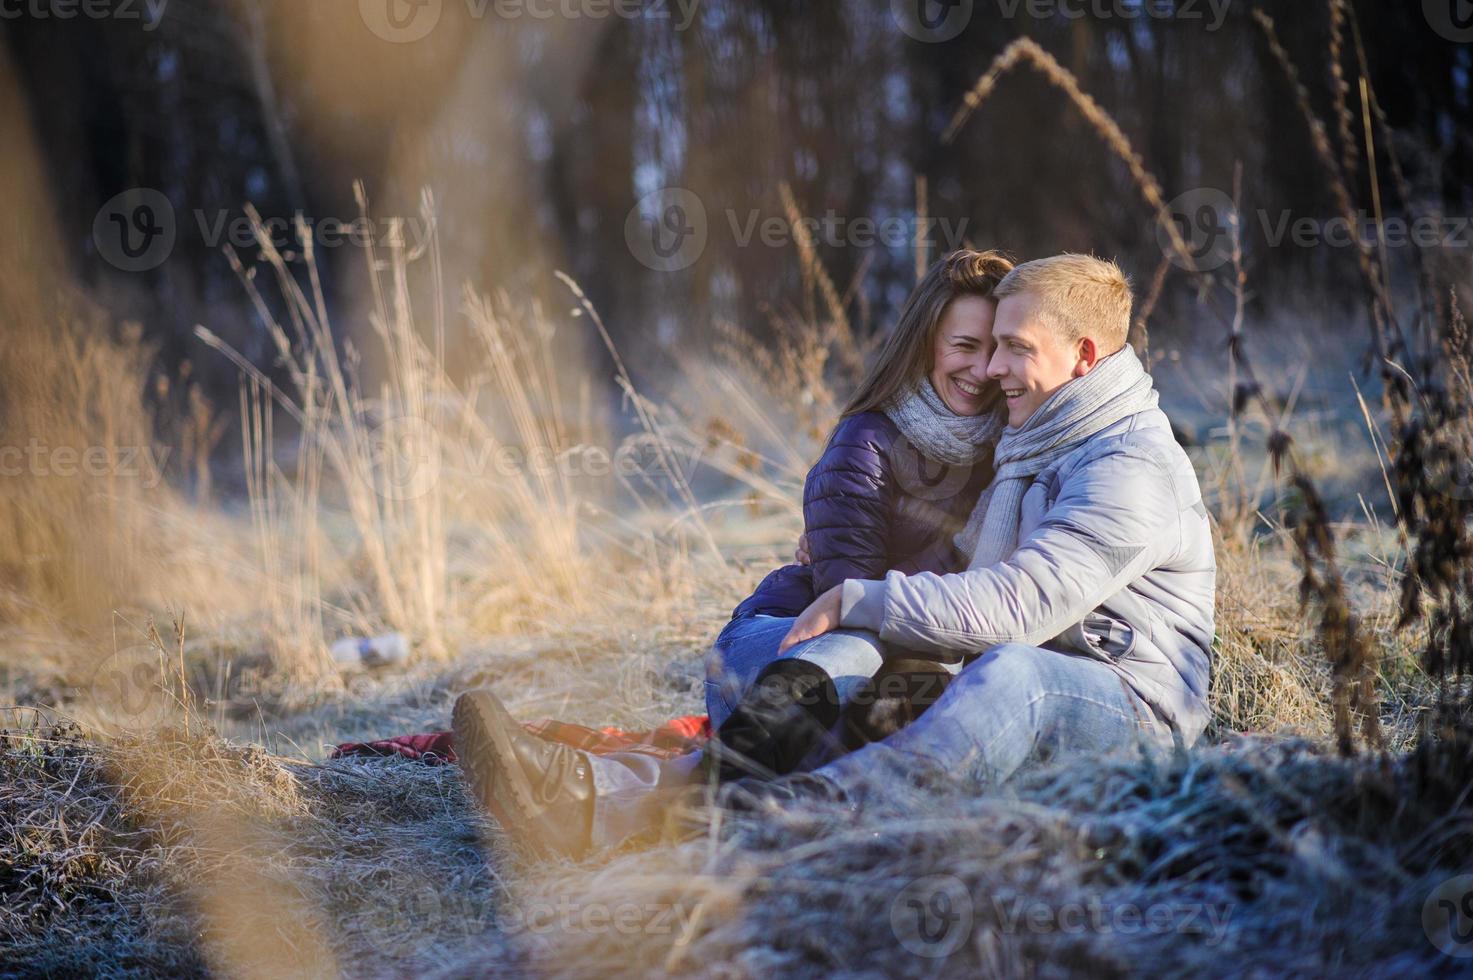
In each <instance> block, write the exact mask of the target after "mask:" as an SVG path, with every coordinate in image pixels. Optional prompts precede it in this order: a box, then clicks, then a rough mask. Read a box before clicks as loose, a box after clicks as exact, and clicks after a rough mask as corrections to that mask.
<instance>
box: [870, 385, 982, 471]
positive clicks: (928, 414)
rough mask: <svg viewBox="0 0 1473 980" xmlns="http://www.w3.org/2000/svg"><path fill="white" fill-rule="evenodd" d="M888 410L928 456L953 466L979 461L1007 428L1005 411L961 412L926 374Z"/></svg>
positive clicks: (911, 439) (896, 424)
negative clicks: (938, 391) (959, 413)
mask: <svg viewBox="0 0 1473 980" xmlns="http://www.w3.org/2000/svg"><path fill="white" fill-rule="evenodd" d="M885 414H886V415H888V416H889V417H890V421H892V422H894V423H895V427H896V428H898V429H899V430H900V434H901V435H903V436H905V438H907V439H909V440H910V441H911V443H912V444H913V445H914V446H915V447H916V448H917V449H919V450H920V451H921V453H923V454H924V455H925V456H926V457H927V458H928V459H934V460H936V461H937V462H940V463H949V464H951V465H952V466H970V465H972V464H973V463H975V462H976V461H977V460H978V458H979V457H981V456H982V455H983V454H984V453H985V452H987V451H989V450H990V449H991V448H992V446H993V444H994V443H996V442H997V439H998V436H1000V435H1002V429H1003V418H1002V415H1001V414H1000V413H999V412H997V411H996V410H989V411H986V412H983V413H982V414H981V415H958V414H956V413H955V412H953V411H952V410H951V409H949V408H947V407H946V402H944V401H942V400H941V396H940V395H938V394H937V393H936V389H935V387H933V386H932V384H931V379H930V378H922V379H921V381H920V383H919V384H917V385H916V386H915V387H914V388H912V389H911V391H910V393H909V394H908V395H905V396H903V397H902V398H901V399H900V400H899V401H897V402H896V403H895V404H894V405H891V406H890V407H889V408H887V409H885Z"/></svg>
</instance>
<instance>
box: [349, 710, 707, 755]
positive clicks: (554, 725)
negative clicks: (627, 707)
mask: <svg viewBox="0 0 1473 980" xmlns="http://www.w3.org/2000/svg"><path fill="white" fill-rule="evenodd" d="M522 727H523V728H525V729H527V731H529V732H531V733H532V734H533V735H536V736H537V737H538V738H545V739H549V740H551V741H554V742H562V743H564V744H565V745H571V746H573V748H575V749H582V750H583V751H584V752H592V753H593V754H594V755H608V754H609V753H610V752H641V753H643V754H645V755H653V756H656V757H658V758H661V759H670V758H673V757H675V756H677V755H683V754H685V753H686V752H690V751H692V750H694V749H698V748H700V747H701V743H702V742H704V741H706V739H708V738H710V737H711V720H710V719H709V718H707V717H706V716H705V715H686V716H684V717H681V718H675V719H672V720H670V721H667V722H665V724H663V725H661V726H660V727H659V728H656V729H653V730H652V731H647V732H626V731H624V730H623V729H621V728H585V727H583V726H582V725H570V724H568V723H567V722H565V721H554V720H553V719H551V718H546V719H543V720H542V721H529V722H527V723H525V724H524V725H523V726H522ZM387 755H402V756H404V757H405V758H406V759H418V760H419V761H421V762H423V763H424V764H425V765H430V766H438V765H440V764H441V763H445V762H455V761H456V757H455V746H454V745H453V744H452V736H451V733H450V732H430V733H428V734H425V735H397V736H395V737H393V738H385V739H380V740H379V741H377V742H343V743H342V744H341V745H339V746H338V747H337V748H335V749H333V750H332V755H330V756H329V758H332V759H341V758H343V757H345V756H387Z"/></svg>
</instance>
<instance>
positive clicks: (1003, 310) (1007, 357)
mask: <svg viewBox="0 0 1473 980" xmlns="http://www.w3.org/2000/svg"><path fill="white" fill-rule="evenodd" d="M1038 306H1039V299H1038V297H1037V296H1035V295H1034V294H1032V293H1029V292H1022V293H1015V294H1013V295H1012V296H1008V297H1006V298H1004V299H1003V300H1002V301H1001V302H1000V303H998V305H997V318H996V321H995V322H994V324H993V327H992V340H993V343H994V344H995V345H996V348H997V349H996V352H995V353H994V354H993V355H992V361H991V362H990V363H989V364H988V365H987V374H988V376H989V377H991V378H993V379H995V380H996V381H997V382H998V384H999V385H1000V386H1001V387H1002V392H1003V395H1004V397H1006V398H1007V406H1008V425H1009V426H1011V427H1013V428H1017V427H1018V426H1020V425H1022V424H1023V423H1024V422H1026V421H1028V419H1029V418H1030V417H1031V416H1032V415H1033V413H1034V412H1036V411H1038V409H1039V406H1041V405H1042V404H1043V403H1044V402H1045V401H1047V400H1048V397H1049V396H1050V395H1052V394H1053V393H1054V392H1056V391H1058V390H1059V389H1060V388H1061V387H1063V386H1064V384H1066V383H1067V382H1069V381H1071V380H1073V379H1074V378H1077V377H1082V376H1083V375H1084V374H1086V373H1087V372H1088V371H1089V369H1090V368H1091V367H1092V366H1093V362H1094V357H1093V356H1092V355H1093V353H1094V351H1093V349H1092V348H1093V341H1091V340H1079V341H1075V342H1074V343H1072V344H1071V343H1069V342H1068V341H1066V340H1064V339H1063V338H1062V337H1060V336H1059V335H1058V334H1057V332H1056V331H1055V330H1054V329H1053V327H1051V326H1050V325H1049V324H1048V322H1047V321H1045V320H1043V319H1042V318H1040V317H1039V315H1038ZM1086 346H1088V347H1090V348H1091V349H1090V350H1089V351H1085V350H1083V349H1082V348H1084V347H1086Z"/></svg>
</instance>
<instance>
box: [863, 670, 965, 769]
mask: <svg viewBox="0 0 1473 980" xmlns="http://www.w3.org/2000/svg"><path fill="white" fill-rule="evenodd" d="M953 676H954V675H953V674H952V673H951V671H949V670H947V669H946V667H945V666H944V665H943V664H941V663H939V662H937V661H935V660H924V659H919V658H916V659H901V660H887V661H886V662H885V663H884V665H883V666H881V667H880V669H879V670H878V671H876V673H875V676H874V677H872V678H870V679H869V680H868V681H866V682H865V683H864V685H863V686H862V687H861V688H860V689H859V690H858V691H856V692H855V693H854V697H853V699H852V700H851V701H850V702H849V703H848V704H846V705H845V706H844V711H843V716H842V718H841V719H840V723H839V731H840V737H841V739H842V741H843V744H844V748H845V749H846V750H848V751H850V752H852V751H854V750H855V749H858V748H861V747H863V746H865V745H868V744H869V743H871V742H878V741H880V740H881V739H883V738H886V737H887V736H890V735H893V734H895V733H896V732H898V731H900V729H902V728H904V727H905V726H906V725H909V724H910V723H911V722H913V721H915V720H916V719H917V718H919V717H920V716H921V715H922V714H923V713H924V712H925V710H926V709H927V708H929V707H930V706H931V705H933V704H935V703H936V700H937V699H938V698H939V697H941V694H942V692H943V691H945V690H946V685H948V684H950V683H951V680H952V678H953Z"/></svg>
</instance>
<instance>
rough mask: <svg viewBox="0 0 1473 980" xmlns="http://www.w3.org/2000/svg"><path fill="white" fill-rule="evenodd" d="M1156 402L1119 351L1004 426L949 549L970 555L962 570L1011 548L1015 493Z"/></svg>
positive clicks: (1143, 377)
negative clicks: (990, 471)
mask: <svg viewBox="0 0 1473 980" xmlns="http://www.w3.org/2000/svg"><path fill="white" fill-rule="evenodd" d="M1156 402H1157V395H1156V388H1155V385H1154V383H1153V382H1152V381H1151V376H1150V375H1149V374H1147V373H1146V369H1145V367H1143V366H1142V365H1141V361H1140V358H1138V357H1136V355H1135V351H1133V350H1131V349H1130V348H1129V347H1125V348H1122V349H1121V350H1119V351H1117V352H1116V353H1114V354H1111V355H1110V356H1109V357H1104V358H1101V359H1100V360H1099V361H1098V362H1097V363H1096V364H1095V366H1094V369H1093V370H1091V371H1090V372H1089V373H1088V374H1086V375H1085V376H1084V377H1082V378H1075V379H1074V380H1072V381H1070V382H1068V383H1066V384H1065V385H1064V386H1063V387H1062V388H1060V389H1059V390H1058V391H1056V392H1054V393H1053V394H1052V395H1050V396H1049V397H1048V400H1047V401H1045V402H1044V403H1043V404H1042V405H1040V406H1039V407H1038V410H1037V411H1036V412H1034V413H1033V414H1032V415H1031V416H1029V418H1028V421H1026V422H1024V423H1023V424H1022V425H1020V426H1019V427H1018V428H1016V429H1012V428H1009V429H1005V430H1004V431H1003V434H1002V439H1001V440H1000V441H999V442H998V444H997V453H996V455H995V456H994V457H993V463H994V465H995V466H996V467H997V475H996V476H994V477H993V479H992V484H991V485H990V486H989V487H988V488H987V489H986V490H984V491H983V492H982V496H981V497H980V498H979V499H978V500H977V506H976V507H974V508H973V509H972V516H971V517H970V518H969V519H968V520H967V526H966V527H964V528H962V530H961V533H960V534H958V535H957V536H956V538H955V541H956V546H957V548H959V549H960V550H961V551H962V553H963V554H967V555H971V556H972V559H971V563H970V564H969V565H968V566H967V567H968V568H986V567H987V566H988V565H994V564H996V563H998V562H1000V561H1003V560H1004V559H1006V558H1008V557H1010V556H1011V555H1012V553H1013V552H1014V551H1015V550H1017V547H1018V524H1019V522H1020V521H1021V519H1022V508H1023V494H1024V493H1025V492H1026V491H1027V490H1028V487H1029V485H1030V484H1032V482H1033V478H1034V477H1035V476H1037V475H1038V474H1039V473H1041V472H1043V470H1045V469H1046V468H1047V467H1048V466H1049V465H1050V464H1052V463H1054V462H1056V461H1058V460H1059V459H1062V458H1063V457H1064V456H1066V455H1068V454H1069V453H1071V452H1073V451H1074V450H1075V449H1077V448H1078V447H1079V444H1080V443H1082V442H1084V441H1085V440H1086V439H1088V438H1090V437H1091V436H1093V435H1095V434H1096V433H1098V432H1100V431H1102V430H1103V429H1107V428H1109V427H1110V426H1112V425H1114V424H1115V423H1116V422H1119V421H1120V420H1121V419H1127V418H1130V417H1131V416H1132V415H1138V414H1140V413H1141V412H1144V411H1146V410H1148V409H1152V408H1155V407H1156Z"/></svg>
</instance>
